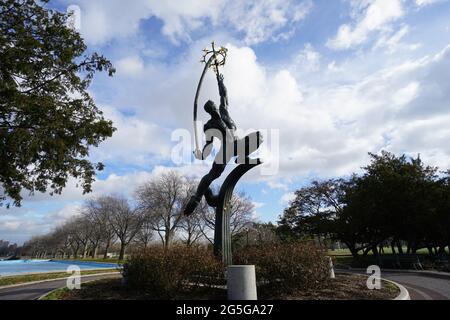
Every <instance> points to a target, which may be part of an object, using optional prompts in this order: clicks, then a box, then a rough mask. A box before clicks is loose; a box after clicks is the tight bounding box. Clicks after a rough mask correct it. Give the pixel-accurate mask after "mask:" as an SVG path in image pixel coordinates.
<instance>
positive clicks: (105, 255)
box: [103, 240, 111, 259]
mask: <svg viewBox="0 0 450 320" xmlns="http://www.w3.org/2000/svg"><path fill="white" fill-rule="evenodd" d="M110 242H111V241H109V240H108V242H106V247H105V253H104V254H103V259H107V258H108V249H109V244H110Z"/></svg>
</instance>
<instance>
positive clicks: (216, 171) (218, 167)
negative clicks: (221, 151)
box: [184, 162, 226, 216]
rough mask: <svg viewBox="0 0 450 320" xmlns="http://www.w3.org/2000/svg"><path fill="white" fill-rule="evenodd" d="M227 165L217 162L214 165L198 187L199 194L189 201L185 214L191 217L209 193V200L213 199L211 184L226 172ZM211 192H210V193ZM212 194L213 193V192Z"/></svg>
mask: <svg viewBox="0 0 450 320" xmlns="http://www.w3.org/2000/svg"><path fill="white" fill-rule="evenodd" d="M225 166H226V163H225V164H218V163H216V162H214V163H213V166H212V168H211V170H210V171H209V172H208V174H207V175H205V176H204V177H203V178H202V180H201V181H200V183H199V185H198V187H197V192H196V193H195V195H193V196H192V197H191V199H190V200H189V202H188V204H187V206H186V208H185V209H184V214H185V215H187V216H189V215H191V214H192V213H193V212H194V210H195V208H197V206H198V205H199V203H200V201H201V200H202V197H203V196H204V195H205V194H206V193H208V198H209V199H211V198H210V197H209V192H210V188H209V186H210V185H211V183H212V182H213V181H214V180H216V179H217V178H219V177H220V175H221V174H222V172H223V171H224V170H225ZM208 190H209V191H208ZM211 193H212V192H211Z"/></svg>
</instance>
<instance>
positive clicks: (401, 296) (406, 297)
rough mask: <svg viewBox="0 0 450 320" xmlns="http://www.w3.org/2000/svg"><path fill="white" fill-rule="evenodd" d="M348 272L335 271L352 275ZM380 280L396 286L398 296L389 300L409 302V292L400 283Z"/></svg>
mask: <svg viewBox="0 0 450 320" xmlns="http://www.w3.org/2000/svg"><path fill="white" fill-rule="evenodd" d="M353 270H355V269H353ZM348 271H350V270H342V269H339V270H336V272H337V273H346V274H354V273H351V272H348ZM364 271H365V269H364ZM360 275H361V276H364V275H365V274H360ZM380 280H381V281H386V282H389V283H391V284H393V285H394V286H396V287H397V288H398V289H399V290H400V293H399V295H398V296H397V297H396V298H394V299H391V300H411V296H410V295H409V291H408V290H407V289H406V288H405V287H404V286H402V285H401V284H400V283H397V282H395V281H392V280H388V279H385V278H381V279H380Z"/></svg>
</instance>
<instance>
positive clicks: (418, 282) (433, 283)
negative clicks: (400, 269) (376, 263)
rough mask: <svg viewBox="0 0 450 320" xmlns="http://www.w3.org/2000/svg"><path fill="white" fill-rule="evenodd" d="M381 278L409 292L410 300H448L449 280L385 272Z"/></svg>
mask: <svg viewBox="0 0 450 320" xmlns="http://www.w3.org/2000/svg"><path fill="white" fill-rule="evenodd" d="M382 277H383V278H386V279H388V280H392V281H395V282H398V283H400V284H402V285H403V286H404V287H405V288H406V289H407V290H408V291H409V295H410V296H411V300H450V278H449V279H441V278H433V277H430V276H424V275H420V274H415V273H387V272H382Z"/></svg>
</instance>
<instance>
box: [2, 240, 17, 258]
mask: <svg viewBox="0 0 450 320" xmlns="http://www.w3.org/2000/svg"><path fill="white" fill-rule="evenodd" d="M18 251H20V247H18V246H17V244H16V243H10V242H9V241H5V240H1V239H0V257H8V256H15V255H16V254H17V253H18Z"/></svg>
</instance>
